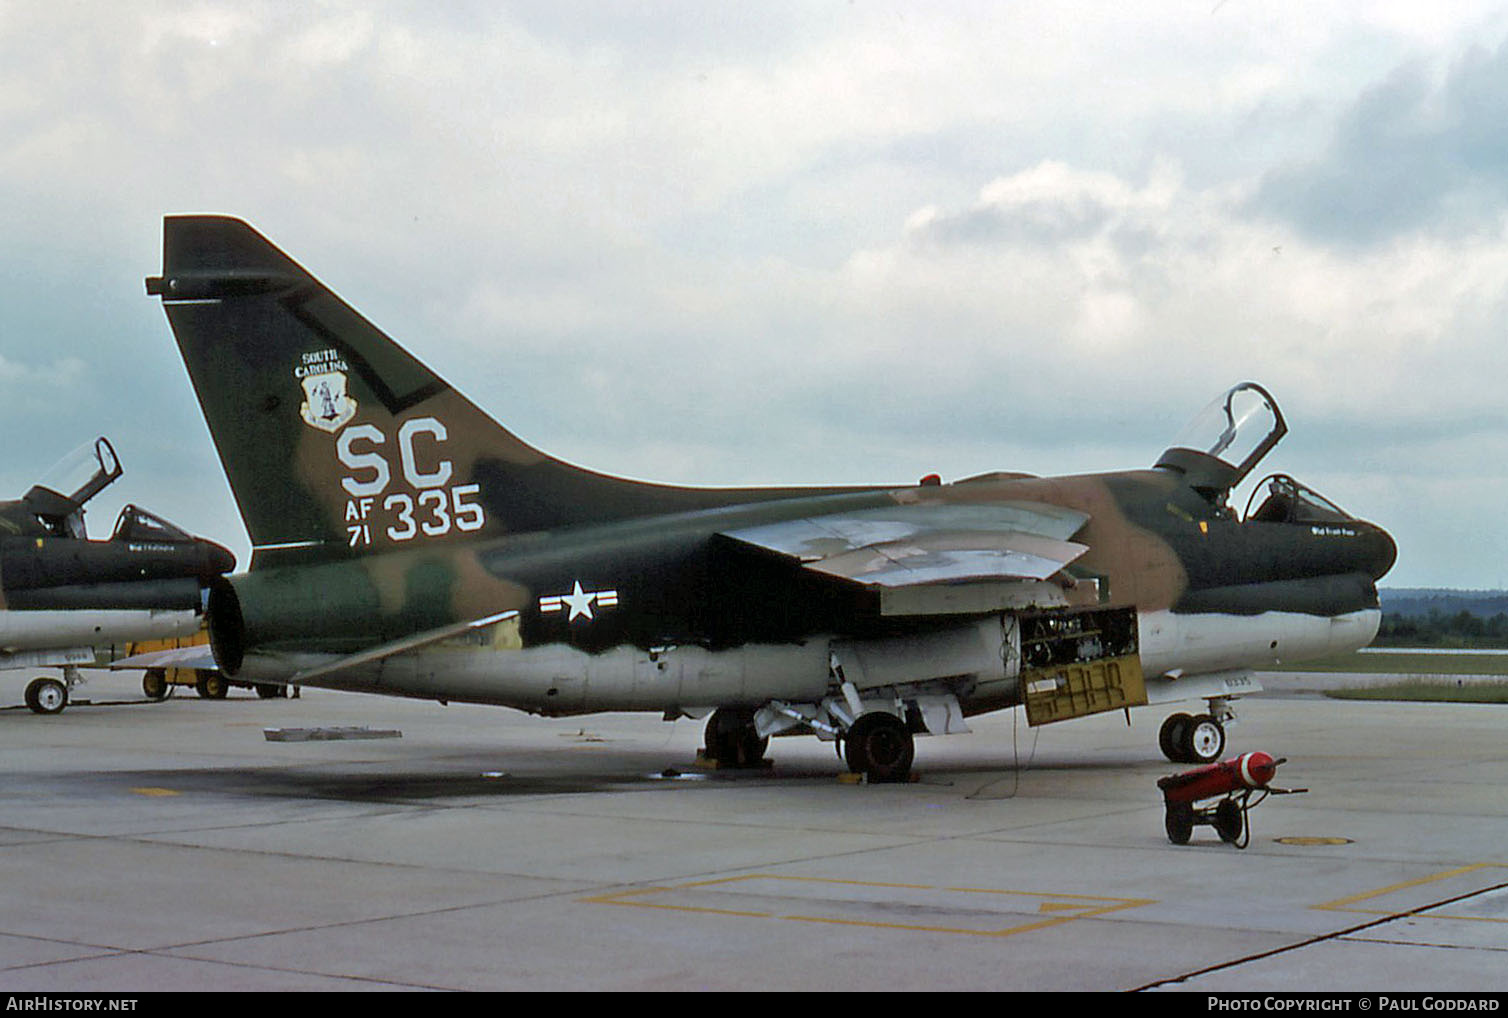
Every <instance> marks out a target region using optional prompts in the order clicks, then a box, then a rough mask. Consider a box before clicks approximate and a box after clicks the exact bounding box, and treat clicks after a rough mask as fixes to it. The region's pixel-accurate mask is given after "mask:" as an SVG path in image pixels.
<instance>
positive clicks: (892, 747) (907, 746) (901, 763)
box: [843, 711, 916, 783]
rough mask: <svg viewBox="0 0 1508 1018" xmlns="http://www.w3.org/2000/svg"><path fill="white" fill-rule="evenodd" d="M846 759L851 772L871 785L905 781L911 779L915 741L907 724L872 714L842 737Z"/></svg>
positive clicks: (876, 712)
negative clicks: (865, 779)
mask: <svg viewBox="0 0 1508 1018" xmlns="http://www.w3.org/2000/svg"><path fill="white" fill-rule="evenodd" d="M843 758H844V760H846V761H847V763H848V769H849V770H850V771H853V772H854V773H855V774H862V775H864V777H865V778H867V779H868V780H869V781H871V782H874V783H879V782H903V781H906V780H907V779H909V778H910V777H911V764H912V763H913V762H914V761H915V759H916V741H915V740H914V739H913V738H912V736H911V730H910V729H909V728H908V727H907V726H906V722H905V721H903V720H901V719H900V718H898V717H896V716H895V715H894V714H886V713H885V712H884V711H871V712H870V713H868V714H862V715H860V716H859V717H858V719H857V720H855V721H854V723H853V724H852V725H851V726H850V727H849V729H848V732H847V733H846V734H845V735H844V736H843Z"/></svg>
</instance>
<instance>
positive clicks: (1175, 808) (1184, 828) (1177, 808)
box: [1163, 802, 1194, 845]
mask: <svg viewBox="0 0 1508 1018" xmlns="http://www.w3.org/2000/svg"><path fill="white" fill-rule="evenodd" d="M1163 823H1164V826H1165V827H1166V828H1167V832H1168V840H1169V841H1171V842H1172V843H1173V844H1175V845H1187V844H1188V843H1189V837H1190V835H1192V834H1193V833H1194V807H1193V806H1190V805H1189V804H1188V803H1186V802H1175V803H1169V804H1168V814H1167V817H1166V818H1165V819H1164V821H1163Z"/></svg>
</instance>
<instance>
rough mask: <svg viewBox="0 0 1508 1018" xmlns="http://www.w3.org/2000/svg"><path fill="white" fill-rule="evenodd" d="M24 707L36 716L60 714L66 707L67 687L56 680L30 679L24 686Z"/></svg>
mask: <svg viewBox="0 0 1508 1018" xmlns="http://www.w3.org/2000/svg"><path fill="white" fill-rule="evenodd" d="M26 706H28V707H30V708H31V709H32V711H33V712H34V713H37V714H61V713H63V708H64V707H66V706H68V687H67V686H65V685H63V684H62V683H61V682H59V681H58V680H57V679H49V678H46V677H44V678H40V679H32V680H31V681H30V682H29V683H27V684H26Z"/></svg>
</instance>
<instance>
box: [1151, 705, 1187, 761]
mask: <svg viewBox="0 0 1508 1018" xmlns="http://www.w3.org/2000/svg"><path fill="white" fill-rule="evenodd" d="M1193 720H1194V718H1193V717H1192V716H1191V715H1188V714H1170V715H1168V719H1167V720H1166V721H1164V722H1163V723H1162V728H1160V729H1159V730H1158V732H1157V748H1158V749H1160V750H1162V755H1163V756H1165V757H1167V758H1168V759H1169V760H1171V761H1172V762H1173V763H1188V762H1189V760H1188V759H1187V758H1186V757H1185V756H1184V749H1183V741H1184V732H1185V731H1186V730H1187V728H1188V725H1189V723H1190V722H1191V721H1193Z"/></svg>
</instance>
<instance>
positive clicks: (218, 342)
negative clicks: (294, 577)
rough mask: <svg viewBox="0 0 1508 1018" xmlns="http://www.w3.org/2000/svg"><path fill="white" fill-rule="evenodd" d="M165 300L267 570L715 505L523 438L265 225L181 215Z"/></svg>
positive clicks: (168, 244)
mask: <svg viewBox="0 0 1508 1018" xmlns="http://www.w3.org/2000/svg"><path fill="white" fill-rule="evenodd" d="M147 292H148V293H149V294H152V295H154V296H159V297H161V298H162V302H163V307H164V310H165V311H166V313H167V316H168V320H169V322H170V324H171V325H172V329H173V333H174V336H175V338H176V339H177V342H178V347H179V351H180V353H181V354H182V356H183V360H184V364H185V366H186V367H187V368H188V373H189V376H190V378H191V379H192V381H193V385H194V391H195V393H196V395H197V396H198V399H199V403H200V407H201V409H202V410H203V412H204V416H205V420H206V422H207V423H208V425H209V428H210V432H211V434H212V436H213V438H214V442H215V447H216V450H217V451H218V453H219V455H220V460H221V463H222V465H223V466H224V468H225V472H226V476H227V477H228V479H229V481H230V486H231V489H232V491H233V493H234V495H235V498H236V502H237V505H238V507H239V509H240V512H241V516H242V519H243V521H244V522H245V524H246V529H247V531H248V534H249V536H250V538H251V541H252V545H253V548H254V553H253V560H252V566H253V568H255V567H257V566H259V565H274V564H287V563H293V562H303V561H314V560H323V559H330V558H344V557H352V556H358V555H363V554H368V553H371V552H374V551H383V550H394V549H398V548H403V547H417V546H420V545H422V544H424V543H428V542H440V541H448V540H454V539H462V538H467V537H479V536H490V535H498V534H505V533H521V532H527V531H535V530H548V529H553V528H557V527H561V526H567V525H573V524H580V523H589V522H602V521H607V520H612V519H623V518H627V517H631V516H636V515H644V514H648V513H654V512H666V511H673V510H677V509H696V508H707V507H711V506H714V505H721V504H727V503H728V502H729V501H735V500H747V499H748V498H750V497H755V498H771V497H780V496H781V495H782V494H783V493H782V492H780V491H778V490H776V489H756V490H748V489H745V490H743V491H734V490H729V489H722V490H716V489H696V488H671V487H666V486H663V485H655V484H647V483H643V482H638V481H630V480H625V479H620V478H614V477H609V476H606V475H602V474H596V473H593V472H591V471H587V470H583V469H581V468H578V467H574V466H571V465H569V464H566V463H563V462H561V461H560V460H557V459H553V458H551V457H549V456H547V455H545V454H544V453H542V452H540V451H539V450H537V449H535V448H533V447H532V446H530V445H528V444H527V443H525V442H523V441H522V440H520V439H519V438H518V437H517V436H515V435H513V434H512V433H511V432H509V431H508V430H507V429H506V428H504V427H503V426H502V425H500V424H498V423H497V422H496V421H494V420H493V419H492V418H491V417H489V416H488V415H487V414H486V413H484V412H483V411H482V410H480V409H479V408H477V407H476V406H475V405H474V404H472V403H471V402H470V401H468V400H467V399H466V398H465V397H463V396H462V395H461V394H460V393H458V392H456V391H455V390H454V389H453V388H451V387H450V385H449V384H447V383H446V382H445V381H444V380H443V379H441V378H440V377H439V376H438V375H436V374H435V373H434V372H433V371H431V370H430V369H429V368H428V367H426V366H425V365H424V364H422V363H421V362H420V361H419V360H418V359H416V358H415V357H414V356H413V355H412V354H410V353H409V352H408V351H407V350H405V349H403V347H401V346H400V345H399V344H397V343H396V342H394V341H393V340H392V339H390V338H389V337H388V336H386V335H384V334H383V332H382V331H381V330H380V329H378V328H377V327H376V326H375V325H373V324H372V323H371V322H369V321H367V319H365V318H363V317H362V316H361V315H360V314H359V313H358V312H357V311H356V310H355V309H353V308H352V307H351V306H350V305H348V304H346V303H345V302H344V301H342V300H341V299H340V298H339V297H337V296H336V295H335V294H334V293H332V292H331V291H330V290H329V289H328V288H326V287H325V286H324V285H322V284H321V283H320V282H319V281H318V280H317V279H315V278H314V277H313V276H312V275H311V274H310V273H308V272H307V271H306V270H305V269H304V268H303V267H302V266H300V265H299V264H298V263H297V262H295V261H294V260H293V259H292V258H290V257H288V256H287V255H286V254H284V253H283V252H282V251H281V250H279V249H278V248H277V247H276V246H274V245H273V244H272V243H271V242H270V241H268V240H267V239H266V238H265V237H263V236H262V235H261V234H260V233H258V232H257V231H256V230H254V229H253V228H252V227H251V226H249V225H248V224H246V223H245V222H242V221H241V220H238V219H233V218H229V217H225V216H170V217H168V218H167V219H166V220H165V222H164V231H163V271H162V275H161V276H159V277H152V278H149V279H148V280H147Z"/></svg>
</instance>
